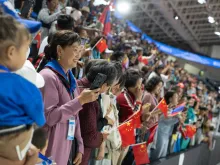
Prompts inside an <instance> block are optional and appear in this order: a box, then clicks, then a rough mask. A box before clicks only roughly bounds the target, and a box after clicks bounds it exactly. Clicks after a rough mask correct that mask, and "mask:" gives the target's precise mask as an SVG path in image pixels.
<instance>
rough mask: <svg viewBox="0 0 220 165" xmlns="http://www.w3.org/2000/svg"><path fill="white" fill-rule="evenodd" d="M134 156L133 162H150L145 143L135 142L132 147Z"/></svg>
mask: <svg viewBox="0 0 220 165" xmlns="http://www.w3.org/2000/svg"><path fill="white" fill-rule="evenodd" d="M132 148H133V153H134V158H135V164H136V165H141V164H147V163H150V160H149V157H148V153H147V145H146V142H145V143H141V144H137V145H135V146H133V147H132Z"/></svg>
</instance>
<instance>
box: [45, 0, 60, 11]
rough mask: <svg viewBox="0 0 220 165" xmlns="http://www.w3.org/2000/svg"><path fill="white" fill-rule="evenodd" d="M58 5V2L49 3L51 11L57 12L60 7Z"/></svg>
mask: <svg viewBox="0 0 220 165" xmlns="http://www.w3.org/2000/svg"><path fill="white" fill-rule="evenodd" d="M58 4H59V1H58V0H51V1H48V4H47V6H48V9H49V10H50V11H55V10H56V9H57V7H58Z"/></svg>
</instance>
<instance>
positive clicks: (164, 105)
mask: <svg viewBox="0 0 220 165" xmlns="http://www.w3.org/2000/svg"><path fill="white" fill-rule="evenodd" d="M157 108H158V109H160V110H161V112H163V114H164V116H165V117H167V111H168V105H167V103H166V101H165V100H164V99H162V100H161V101H160V103H159V104H158V105H157Z"/></svg>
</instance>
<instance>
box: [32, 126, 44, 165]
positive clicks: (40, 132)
mask: <svg viewBox="0 0 220 165" xmlns="http://www.w3.org/2000/svg"><path fill="white" fill-rule="evenodd" d="M32 144H33V145H34V146H35V147H36V148H37V149H39V150H40V153H41V154H42V155H45V153H46V150H47V146H48V139H47V132H46V131H45V130H44V129H43V128H37V129H35V131H34V134H33V138H32ZM36 165H47V163H46V161H45V160H42V159H41V158H38V161H37V164H36Z"/></svg>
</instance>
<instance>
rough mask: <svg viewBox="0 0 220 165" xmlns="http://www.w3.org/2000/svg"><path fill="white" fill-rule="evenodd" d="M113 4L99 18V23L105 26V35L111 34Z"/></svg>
mask: <svg viewBox="0 0 220 165" xmlns="http://www.w3.org/2000/svg"><path fill="white" fill-rule="evenodd" d="M110 5H111V3H110V4H109V5H108V6H106V7H105V9H104V11H103V12H102V14H101V16H100V17H99V21H100V22H101V23H102V24H103V25H104V28H103V34H104V35H106V36H107V35H108V33H110V32H111V21H110V20H111V11H110Z"/></svg>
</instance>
